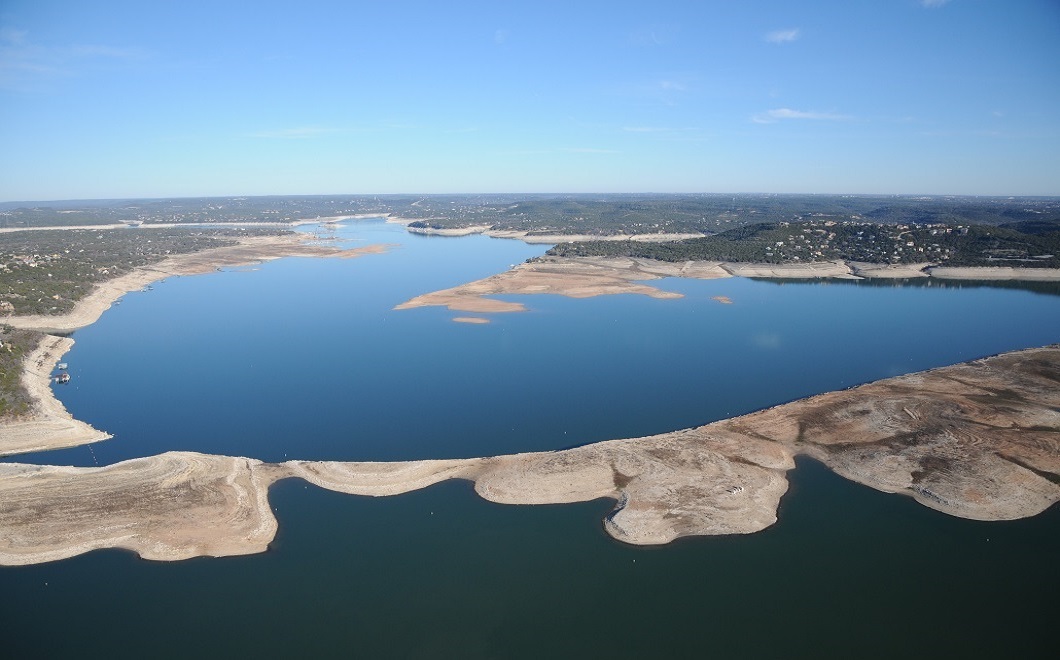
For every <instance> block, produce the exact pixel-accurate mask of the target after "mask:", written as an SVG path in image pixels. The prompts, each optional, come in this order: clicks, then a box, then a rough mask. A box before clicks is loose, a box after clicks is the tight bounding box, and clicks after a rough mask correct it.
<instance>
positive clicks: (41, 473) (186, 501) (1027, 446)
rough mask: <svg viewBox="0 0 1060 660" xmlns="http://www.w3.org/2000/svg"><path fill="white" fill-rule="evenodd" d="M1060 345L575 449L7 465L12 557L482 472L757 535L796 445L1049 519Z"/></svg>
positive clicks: (718, 530) (196, 530)
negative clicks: (287, 483)
mask: <svg viewBox="0 0 1060 660" xmlns="http://www.w3.org/2000/svg"><path fill="white" fill-rule="evenodd" d="M1058 384H1060V345H1055V346H1049V347H1046V348H1040V349H1031V350H1026V351H1017V352H1013V353H1008V354H1004V355H1000V356H996V357H992V358H987V359H983V360H976V361H973V362H970V363H967V364H961V365H956V366H953V367H944V368H941V369H935V370H932V371H928V372H923V373H917V374H910V375H908V376H901V377H898V378H891V379H887V380H882V381H878V382H875V383H870V384H868V385H863V386H860V387H856V388H853V389H849V390H844V391H841V392H830V393H827V394H822V395H820V396H815V397H811V398H808V399H804V400H801V401H796V402H794V403H790V404H785V405H782V406H777V407H775V408H770V409H767V410H763V411H761V412H757V413H753V414H750V415H746V416H743V417H738V418H734V419H730V420H724V421H720V422H715V423H713V424H708V425H706V426H701V427H698V428H694V429H686V430H682V431H674V432H671V433H664V434H661V435H656V436H651V437H647V438H633V439H627V440H612V441H608V442H601V443H597V444H593V445H587V446H583V447H577V448H574V449H568V450H563V451H554V452H537V453H530V454H515V455H511V456H498V457H494V458H475V459H465V460H434V461H413V462H405V463H344V462H307V461H289V462H287V463H283V464H263V463H260V462H258V461H254V460H251V459H245V458H228V457H223V456H204V455H200V454H189V453H168V454H162V455H160V456H155V457H152V458H144V459H136V460H133V461H126V462H124V463H119V464H116V465H113V466H109V467H107V468H69V467H53V466H30V465H20V464H0V530H2V531H3V533H2V534H0V563H5V564H27V563H36V562H43V561H51V560H54V559H59V558H63V557H69V556H72V555H75V554H79V553H81V552H86V551H88V550H91V549H93V548H102V547H121V548H129V549H131V550H134V551H136V552H138V553H140V554H141V555H142V556H144V557H147V558H151V559H164V560H170V559H182V558H186V557H191V556H198V555H224V554H244V553H250V552H260V551H261V550H263V549H264V547H265V546H266V545H267V543H268V542H269V540H270V539H271V538H272V535H273V534H274V533H275V528H276V522H275V520H274V519H273V518H272V516H271V514H270V513H269V508H268V504H267V499H266V494H267V490H268V486H269V484H271V483H272V482H274V481H275V480H277V479H282V478H287V477H300V478H303V479H305V480H307V481H310V482H312V483H314V484H316V485H318V486H321V487H323V488H328V489H332V490H337V491H341V492H345V493H353V494H359V495H370V496H387V495H395V494H399V493H404V492H408V491H410V490H415V489H418V488H423V487H426V486H429V485H431V484H434V483H437V482H439V481H443V480H445V479H454V478H456V479H468V480H473V481H474V482H475V490H476V491H477V492H478V493H479V494H480V495H481V496H482V497H484V498H486V499H489V500H491V501H494V502H501V503H508V504H550V503H564V502H580V501H585V500H590V499H596V498H601V497H606V498H612V499H614V500H615V501H616V503H617V504H616V507H615V509H614V510H613V511H612V512H611V514H609V515H608V516H607V517H606V519H605V521H604V527H605V529H606V530H607V532H608V533H609V534H610V535H612V536H613V537H615V538H616V539H619V540H622V541H625V542H627V543H636V544H658V543H667V542H669V541H671V540H673V539H675V538H679V537H681V536H689V535H703V534H746V533H751V532H754V531H758V530H760V529H763V528H765V527H768V526H769V525H771V524H772V523H773V522H774V521H775V520H776V511H777V506H778V504H779V501H780V497H781V496H782V495H783V494H784V492H785V491H786V489H787V480H786V478H785V472H786V471H787V470H789V469H791V468H792V467H793V466H794V456H795V455H797V454H806V455H809V456H812V457H814V458H817V459H818V460H820V461H822V462H824V463H825V464H826V465H828V466H829V467H831V468H832V469H833V470H835V471H836V472H837V473H839V474H841V475H843V476H844V477H846V478H848V479H851V480H853V481H856V482H858V483H862V484H865V485H868V486H871V487H873V488H876V489H879V490H882V491H886V492H894V493H902V494H905V495H908V496H911V497H913V498H914V499H916V501H918V502H920V503H922V504H924V505H926V506H928V507H931V508H933V509H937V510H939V511H942V512H945V513H948V514H951V515H955V516H960V517H963V518H971V519H976V520H1008V519H1014V518H1021V517H1027V516H1033V515H1036V514H1037V513H1040V512H1041V511H1044V510H1045V509H1047V508H1048V507H1049V506H1051V505H1052V504H1053V503H1055V502H1056V501H1057V500H1060V437H1058V430H1060V387H1058Z"/></svg>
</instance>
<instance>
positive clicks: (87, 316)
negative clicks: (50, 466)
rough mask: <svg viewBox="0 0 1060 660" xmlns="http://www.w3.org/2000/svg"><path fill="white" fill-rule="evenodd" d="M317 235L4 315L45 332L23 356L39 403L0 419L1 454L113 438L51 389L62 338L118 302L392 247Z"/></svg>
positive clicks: (167, 268) (159, 267) (147, 272)
mask: <svg viewBox="0 0 1060 660" xmlns="http://www.w3.org/2000/svg"><path fill="white" fill-rule="evenodd" d="M314 240H316V239H315V238H314V237H312V236H305V235H301V234H294V233H289V234H279V235H272V236H251V237H245V238H241V239H239V240H238V242H237V243H236V244H235V245H229V246H224V247H218V248H209V249H206V250H201V251H199V252H191V253H185V254H177V255H174V256H171V257H168V258H166V259H164V260H162V261H160V262H157V263H154V264H151V265H148V266H145V267H139V268H135V269H133V270H132V271H131V272H129V273H127V274H125V275H122V276H119V277H117V278H114V279H111V280H107V281H106V282H103V283H102V284H99V285H97V286H96V287H95V288H94V289H93V290H92V291H91V292H90V293H89V294H88V295H86V296H84V297H83V298H81V299H80V300H79V301H77V303H76V304H75V305H74V308H73V310H71V311H70V312H67V313H65V314H60V315H55V316H48V315H25V316H5V317H0V321H3V323H4V324H6V325H8V326H11V327H13V328H18V329H23V330H34V331H37V332H40V333H43V336H42V337H41V339H40V341H39V342H38V344H37V346H36V347H35V348H34V349H33V350H32V352H31V353H29V354H28V355H27V356H26V358H25V359H24V360H23V365H22V376H21V384H22V387H23V388H24V389H25V390H26V393H27V394H28V396H29V398H30V399H31V401H32V403H33V411H32V412H31V413H29V414H28V415H18V416H16V417H11V418H0V456H9V455H13V454H21V453H27V452H30V451H46V450H50V449H59V448H63V447H71V446H77V445H81V444H88V443H91V442H98V441H100V440H104V439H107V438H110V437H111V436H110V435H109V434H107V433H105V432H102V431H99V430H97V429H94V428H92V427H91V426H90V425H88V424H85V423H84V422H80V421H78V420H75V419H74V418H73V417H72V416H71V415H70V414H69V413H68V412H67V411H66V409H65V408H64V407H63V405H62V403H61V402H60V401H59V400H58V399H56V398H55V396H54V393H53V392H52V389H51V387H50V383H51V372H52V370H53V367H54V365H55V364H56V363H57V362H58V361H59V360H60V359H61V358H62V356H63V355H64V354H65V353H66V352H67V351H69V350H70V348H71V347H72V346H73V344H74V341H73V339H70V338H67V337H59V336H56V335H59V334H68V333H70V332H73V331H74V330H77V329H79V328H83V327H85V326H87V325H91V324H92V323H95V322H96V321H97V320H98V319H99V317H100V316H102V315H103V313H104V312H105V311H107V310H108V309H110V307H111V305H113V304H114V303H115V302H116V301H118V300H119V299H120V298H121V297H122V296H124V295H125V294H126V293H129V292H131V291H137V290H139V289H142V288H143V287H145V286H147V285H149V284H151V283H152V282H156V281H158V280H161V279H164V278H167V277H177V276H182V275H184V276H187V275H200V274H204V273H210V272H214V271H216V270H219V269H221V268H231V267H237V266H246V265H250V264H256V263H262V262H264V261H271V260H274V259H280V258H284V257H314V258H340V259H350V258H356V257H360V256H364V255H368V254H382V253H384V252H386V251H387V250H388V249H389V246H386V245H366V246H361V247H356V248H347V249H343V248H337V247H333V246H327V245H314V244H312V241H314Z"/></svg>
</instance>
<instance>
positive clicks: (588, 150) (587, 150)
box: [560, 147, 621, 154]
mask: <svg viewBox="0 0 1060 660" xmlns="http://www.w3.org/2000/svg"><path fill="white" fill-rule="evenodd" d="M560 151H562V152H564V153H568V154H617V153H621V152H618V151H615V150H614V149H594V148H592V147H564V148H563V149H560Z"/></svg>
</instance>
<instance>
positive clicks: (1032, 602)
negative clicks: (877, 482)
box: [0, 221, 1060, 658]
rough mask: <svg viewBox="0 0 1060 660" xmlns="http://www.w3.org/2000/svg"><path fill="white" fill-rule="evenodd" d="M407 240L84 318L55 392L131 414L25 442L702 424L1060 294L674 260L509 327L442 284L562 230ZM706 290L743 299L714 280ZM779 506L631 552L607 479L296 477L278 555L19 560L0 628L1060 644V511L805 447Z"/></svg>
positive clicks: (848, 380) (438, 646)
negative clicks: (816, 457)
mask: <svg viewBox="0 0 1060 660" xmlns="http://www.w3.org/2000/svg"><path fill="white" fill-rule="evenodd" d="M333 236H335V237H337V238H339V239H342V240H343V241H345V242H346V244H348V245H350V246H356V245H359V244H369V243H393V244H395V246H394V248H393V249H392V250H391V251H390V252H389V253H388V254H385V255H370V256H365V257H363V258H359V259H354V260H322V259H287V260H280V261H276V262H271V263H268V264H264V265H262V266H260V267H255V268H243V269H234V270H230V271H225V272H220V273H214V274H210V275H207V276H199V277H188V278H173V279H169V280H167V281H166V282H164V283H162V284H158V285H155V287H154V288H153V290H152V291H149V292H146V293H133V294H129V295H127V296H126V297H125V299H124V300H123V302H122V304H121V305H120V306H117V307H115V308H112V309H111V310H110V311H108V312H107V313H106V314H105V315H104V316H103V318H102V319H101V320H100V321H99V322H98V323H96V324H95V325H93V326H90V327H88V328H85V329H83V330H80V331H78V332H76V333H75V334H74V338H75V339H76V341H77V344H76V346H75V347H74V349H73V350H72V351H71V352H70V353H69V354H68V355H67V357H66V358H65V359H66V361H67V362H69V363H70V372H71V374H72V376H73V380H72V381H71V383H70V384H69V385H67V386H62V387H58V388H57V390H56V391H57V394H58V395H59V397H60V398H61V399H62V401H63V402H64V404H65V405H66V406H67V408H68V409H70V411H71V412H72V413H73V414H74V415H75V416H77V417H78V418H80V419H84V420H86V421H89V422H90V423H92V424H93V425H95V426H96V427H97V428H100V429H104V430H106V431H108V432H110V433H113V434H114V435H115V437H114V439H112V440H109V441H107V442H103V443H98V444H96V445H94V446H93V447H92V448H91V449H90V448H88V447H79V448H73V449H70V450H64V451H57V452H49V453H44V454H34V455H27V456H18V457H11V458H10V459H9V460H17V461H27V462H47V463H59V464H74V465H93V464H95V463H96V462H98V463H100V464H105V463H111V462H115V461H118V460H123V459H126V458H131V457H135V456H148V455H152V454H156V453H158V452H161V451H166V450H171V449H185V450H195V451H202V452H207V453H215V454H229V455H244V456H251V457H254V458H260V459H263V460H270V461H278V460H284V459H285V458H302V459H330V460H401V459H415V458H434V457H459V456H479V455H488V454H503V453H511V452H518V451H529V450H541V449H554V448H561V447H568V446H572V445H578V444H584V443H588V442H595V441H599V440H604V439H610V438H620V437H636V436H642V435H649V434H653V433H660V432H665V431H669V430H673V429H678V428H685V427H689V426H694V425H699V424H704V423H707V422H710V421H713V420H717V419H722V418H725V417H729V416H732V415H737V414H741V413H745V412H749V411H752V410H756V409H760V408H762V407H765V406H770V405H774V404H777V403H782V402H785V401H790V400H793V399H797V398H801V397H803V396H807V395H810V394H815V393H818V392H822V391H828V390H834V389H838V388H843V387H849V386H852V385H856V384H858V383H862V382H867V381H871V380H875V379H879V378H885V377H889V376H893V375H897V374H901V373H906V372H910V371H917V370H922V369H926V368H931V367H935V366H941V365H945V364H951V363H954V362H959V361H962V360H967V359H972V358H975V357H981V356H984V355H990V354H994V353H999V352H1003V351H1007V350H1012V349H1017V348H1024V347H1029V346H1037V345H1043V344H1047V343H1052V342H1057V341H1060V295H1056V293H1055V291H1054V293H1052V294H1050V293H1043V291H1045V292H1048V291H1051V290H1055V289H1056V287H1053V288H1052V289H1050V288H1049V287H1038V290H1037V291H1031V290H1024V289H1019V288H995V287H981V286H972V285H961V286H941V285H939V284H938V283H927V284H925V283H919V284H916V285H907V286H893V285H890V284H883V285H881V284H869V283H857V284H854V283H838V282H832V283H792V282H785V283H779V284H778V283H774V282H762V281H752V280H744V279H726V280H715V281H688V280H663V281H658V282H655V283H654V284H655V285H657V286H659V287H660V288H662V289H666V290H670V291H678V292H681V293H683V294H684V296H685V297H684V298H683V299H680V300H655V299H651V298H647V297H643V296H633V295H623V296H608V297H600V298H593V299H586V300H571V299H567V298H563V297H558V296H547V295H540V296H514V297H510V298H509V299H511V300H518V301H519V302H523V303H524V304H526V305H527V306H528V307H529V311H528V312H525V313H519V314H496V315H492V316H491V319H492V323H491V324H489V325H466V324H458V323H452V322H451V319H452V318H453V317H454V316H466V315H467V314H464V313H454V312H450V311H448V310H444V309H439V308H421V309H414V310H406V311H393V309H392V308H393V306H394V305H396V304H399V303H401V302H403V301H405V300H407V299H408V298H411V297H413V296H415V295H419V294H421V293H425V292H428V291H433V290H437V289H440V288H445V287H449V286H454V285H457V284H460V283H463V282H466V281H469V280H473V279H477V278H480V277H485V276H487V275H490V274H493V273H495V272H499V271H501V270H503V269H505V268H507V267H508V265H509V264H513V263H519V262H521V261H523V260H525V259H527V258H529V257H533V256H536V255H539V254H541V253H542V252H543V251H544V249H545V248H544V247H542V246H527V245H524V244H522V243H520V242H516V241H504V240H496V239H488V238H485V237H466V238H459V239H452V238H440V237H424V236H413V235H408V234H406V233H405V232H404V230H403V229H402V228H400V227H397V226H394V225H387V224H384V223H382V222H378V221H366V222H357V223H351V224H349V225H347V226H346V227H343V228H340V229H339V230H337V231H336V232H334V233H333ZM713 296H728V297H729V298H731V299H732V300H733V304H732V305H722V304H719V303H718V302H716V301H714V300H712V299H711V298H712V297H713ZM789 476H790V479H791V483H792V486H791V489H790V491H789V493H788V494H787V495H786V496H785V498H784V500H783V502H782V505H781V510H780V520H779V522H778V523H777V525H775V526H774V527H771V528H770V529H768V530H766V531H764V532H761V533H759V534H755V535H751V536H747V537H723V538H705V539H685V540H682V541H679V542H677V543H674V544H671V545H669V546H665V547H660V548H634V547H629V546H624V545H622V544H619V543H617V542H615V541H613V540H611V539H610V538H609V537H607V536H606V535H605V534H604V532H603V530H602V527H601V524H600V520H601V518H602V517H603V516H604V515H605V514H606V513H607V511H608V510H610V508H611V506H612V504H611V503H610V502H608V501H603V500H599V501H595V502H588V503H583V504H576V505H569V506H568V505H564V506H544V507H543V506H537V507H531V506H527V507H507V506H501V505H496V504H491V503H488V502H484V501H482V500H480V499H478V498H477V497H476V496H474V494H473V492H472V491H471V488H470V486H469V485H468V484H467V483H464V482H452V483H445V484H440V485H438V486H435V487H432V488H429V489H426V490H424V491H419V492H415V493H410V494H408V495H404V496H400V497H394V498H381V499H374V498H358V497H352V496H348V495H342V494H338V493H331V492H327V491H322V490H320V489H317V488H315V487H312V486H308V485H306V484H305V483H304V482H301V481H298V480H289V481H284V482H281V483H279V484H277V485H276V486H275V487H274V488H273V490H272V492H271V494H270V499H271V501H272V504H273V507H274V509H275V510H276V512H277V517H278V518H279V521H280V531H279V534H278V536H277V539H276V541H275V542H274V543H273V544H272V546H271V549H270V551H269V552H268V553H265V554H262V555H256V556H252V557H243V558H229V559H197V560H192V561H187V562H179V563H176V564H159V563H153V562H145V561H142V560H138V559H135V557H134V556H133V555H131V554H129V553H126V552H121V551H101V552H93V553H89V554H88V555H84V556H81V557H77V558H74V559H71V560H67V561H63V562H57V563H53V564H47V565H42V566H33V567H24V568H0V593H2V594H3V598H0V620H2V621H4V627H5V630H8V631H10V632H9V633H8V635H7V636H5V646H4V652H5V653H9V654H10V655H11V657H45V656H64V655H65V656H68V655H79V656H88V657H91V656H106V657H132V656H134V655H135V656H138V657H141V656H143V655H144V654H145V653H146V652H147V651H148V650H149V652H150V654H151V655H152V656H154V655H159V654H160V655H162V656H173V657H177V656H180V657H187V656H189V655H205V656H225V657H231V656H246V655H250V654H256V655H261V656H271V657H275V656H280V655H288V656H291V655H296V654H297V655H311V656H342V657H349V656H350V655H353V656H355V657H372V658H374V657H461V658H465V657H466V658H477V657H547V656H556V657H569V656H574V655H578V656H582V657H585V656H591V657H597V656H611V657H632V656H639V657H667V656H676V657H704V656H706V655H717V654H728V655H732V654H739V655H740V656H741V657H790V656H806V657H810V656H813V657H822V656H824V657H839V656H843V657H849V656H857V657H896V656H899V655H901V656H927V655H936V656H939V655H946V656H964V657H975V656H978V657H999V656H1009V657H1034V656H1035V655H1039V654H1044V653H1045V652H1048V651H1050V650H1052V649H1051V635H1050V631H1051V630H1052V624H1053V621H1052V619H1053V616H1052V614H1053V613H1054V611H1055V607H1054V606H1053V602H1054V597H1055V594H1056V593H1057V589H1058V588H1060V569H1058V568H1057V567H1056V563H1055V558H1056V557H1057V556H1058V552H1060V527H1058V525H1057V522H1060V518H1058V516H1060V514H1058V512H1057V509H1056V508H1055V507H1054V509H1052V510H1050V511H1048V512H1046V513H1045V514H1043V515H1041V516H1038V517H1036V518H1033V519H1030V520H1023V521H1015V522H1011V523H978V522H971V521H965V520H959V519H955V518H950V517H947V516H945V515H943V514H939V513H937V512H934V511H931V510H928V509H926V508H924V507H921V506H919V505H917V504H915V503H914V502H912V501H911V500H909V499H906V498H902V497H898V496H893V495H885V494H882V493H877V492H875V491H872V490H870V489H868V488H865V487H862V486H858V485H855V484H851V483H849V482H846V481H844V480H842V479H841V478H839V477H837V476H835V475H833V474H831V473H830V472H828V471H827V470H826V469H824V468H823V467H822V466H820V465H818V464H816V463H814V462H812V461H808V460H801V459H800V462H799V466H798V468H797V469H796V470H794V471H793V472H792V473H790V475H789Z"/></svg>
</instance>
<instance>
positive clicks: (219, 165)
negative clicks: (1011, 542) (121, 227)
mask: <svg viewBox="0 0 1060 660" xmlns="http://www.w3.org/2000/svg"><path fill="white" fill-rule="evenodd" d="M402 192H407V193H443V192H796V193H809V192H818V193H916V194H969V195H976V194H979V195H1060V2H1056V0H950V1H943V0H836V1H827V0H822V1H815V2H792V1H790V0H785V1H777V2H769V1H762V2H756V1H753V0H749V1H747V2H737V1H735V0H731V1H730V0H719V1H699V2H697V1H695V0H680V1H677V2H670V1H669V0H656V1H653V2H644V1H641V2H624V1H622V0H610V1H608V2H579V1H578V0H566V1H564V2H551V1H549V0H536V1H535V2H510V1H505V0H492V1H489V2H461V1H460V0H454V1H453V2H437V1H432V2H406V1H403V0H392V1H390V2H385V3H384V2H378V1H373V2H362V1H359V0H352V1H349V2H314V1H312V0H304V1H301V2H297V3H295V2H283V3H277V2H235V3H233V2H224V1H223V0H218V1H217V2H211V3H188V2H169V1H166V0H158V1H157V2H144V1H143V0H138V1H136V2H111V1H106V0H100V1H97V2H91V3H88V2H74V1H72V0H69V1H66V2H56V1H50V0H28V1H26V0H0V201H13V200H46V199H75V198H112V197H168V196H199V195H256V194H330V193H336V194H338V193H402Z"/></svg>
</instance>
